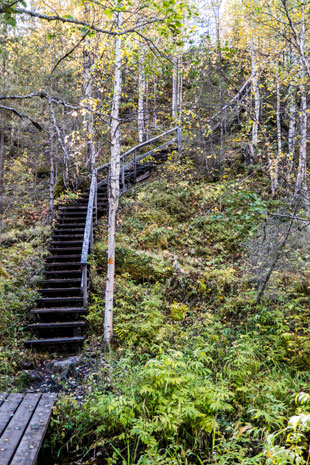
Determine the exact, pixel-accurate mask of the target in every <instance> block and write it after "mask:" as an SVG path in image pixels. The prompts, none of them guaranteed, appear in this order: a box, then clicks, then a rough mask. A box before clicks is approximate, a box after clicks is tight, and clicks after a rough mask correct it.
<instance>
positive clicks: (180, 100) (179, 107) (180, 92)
mask: <svg viewBox="0 0 310 465" xmlns="http://www.w3.org/2000/svg"><path fill="white" fill-rule="evenodd" d="M182 63H183V60H182V55H179V57H178V105H177V112H178V114H177V117H178V119H179V120H181V117H182V106H183V73H182Z"/></svg>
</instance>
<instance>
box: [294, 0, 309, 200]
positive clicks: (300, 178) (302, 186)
mask: <svg viewBox="0 0 310 465" xmlns="http://www.w3.org/2000/svg"><path fill="white" fill-rule="evenodd" d="M301 6H302V18H301V29H300V48H301V57H302V56H303V54H304V48H305V1H304V0H302V2H301ZM300 65H301V76H300V94H301V101H300V123H299V124H300V139H299V163H298V172H297V178H296V184H295V193H294V196H295V198H296V197H297V195H298V194H299V193H300V192H301V190H307V185H306V165H307V123H308V115H307V93H306V88H305V80H306V72H307V70H306V68H305V64H304V61H303V60H302V59H300Z"/></svg>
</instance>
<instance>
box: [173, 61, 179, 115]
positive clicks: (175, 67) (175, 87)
mask: <svg viewBox="0 0 310 465" xmlns="http://www.w3.org/2000/svg"><path fill="white" fill-rule="evenodd" d="M172 61H173V67H172V108H171V110H172V111H171V113H172V118H173V119H177V105H178V103H177V102H178V62H177V58H176V57H174V58H173V60H172Z"/></svg>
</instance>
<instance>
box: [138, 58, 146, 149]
mask: <svg viewBox="0 0 310 465" xmlns="http://www.w3.org/2000/svg"><path fill="white" fill-rule="evenodd" d="M143 61H144V54H143V52H142V51H141V53H140V54H139V58H138V137H139V143H141V142H143V141H144V139H145V126H144V121H145V116H144V95H145V72H144V63H143Z"/></svg>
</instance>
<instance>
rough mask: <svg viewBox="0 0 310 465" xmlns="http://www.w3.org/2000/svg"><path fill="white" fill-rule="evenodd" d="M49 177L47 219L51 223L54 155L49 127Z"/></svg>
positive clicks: (52, 213) (52, 138)
mask: <svg viewBox="0 0 310 465" xmlns="http://www.w3.org/2000/svg"><path fill="white" fill-rule="evenodd" d="M49 160H50V178H49V220H50V223H52V221H53V219H54V190H55V157H54V133H53V131H52V129H50V146H49Z"/></svg>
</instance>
